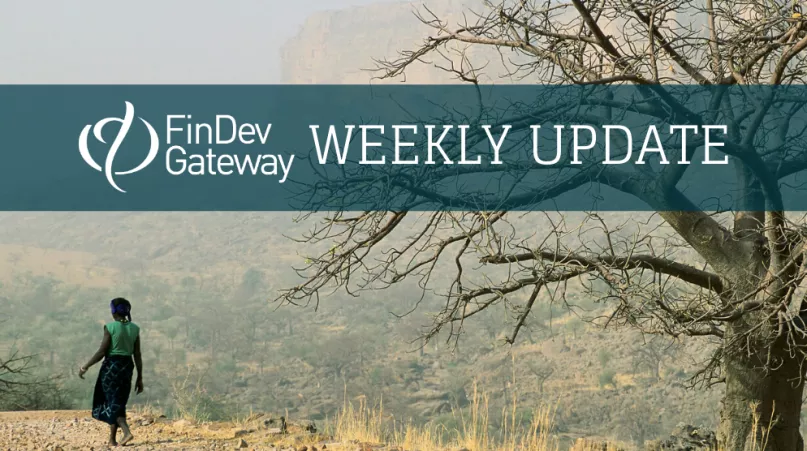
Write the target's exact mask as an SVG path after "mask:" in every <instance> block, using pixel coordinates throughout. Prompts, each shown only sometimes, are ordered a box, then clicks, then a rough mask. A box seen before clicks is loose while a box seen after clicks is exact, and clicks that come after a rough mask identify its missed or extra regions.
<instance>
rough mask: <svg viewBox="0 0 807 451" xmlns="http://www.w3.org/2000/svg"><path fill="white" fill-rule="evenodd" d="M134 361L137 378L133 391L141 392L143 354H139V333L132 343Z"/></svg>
mask: <svg viewBox="0 0 807 451" xmlns="http://www.w3.org/2000/svg"><path fill="white" fill-rule="evenodd" d="M134 361H135V367H136V368H137V380H136V381H135V393H137V394H138V395H139V394H140V393H143V356H142V354H140V335H138V336H137V339H136V340H135V345H134Z"/></svg>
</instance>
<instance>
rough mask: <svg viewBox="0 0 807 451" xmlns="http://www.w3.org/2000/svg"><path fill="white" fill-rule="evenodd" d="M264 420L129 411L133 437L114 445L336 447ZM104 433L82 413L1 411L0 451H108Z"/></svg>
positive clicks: (318, 450)
mask: <svg viewBox="0 0 807 451" xmlns="http://www.w3.org/2000/svg"><path fill="white" fill-rule="evenodd" d="M266 418H268V417H262V416H256V417H255V418H253V419H252V420H251V421H250V422H249V423H245V424H242V425H233V424H228V423H211V424H207V425H194V424H191V423H190V422H187V421H182V420H180V421H171V420H168V419H166V418H162V417H154V416H150V415H143V414H140V415H138V414H132V415H130V417H129V424H130V425H131V428H132V433H133V434H134V436H135V439H134V440H133V442H132V443H131V444H129V445H128V446H126V447H125V448H120V447H119V448H113V449H133V450H158V449H159V450H162V449H170V450H212V449H246V450H276V451H281V450H286V451H291V450H292V449H294V450H295V451H314V450H316V451H323V450H322V448H323V447H322V445H323V444H326V445H327V446H326V449H325V451H329V450H331V449H334V450H336V449H338V448H340V447H339V446H338V445H337V444H334V443H326V442H325V441H324V440H325V437H323V436H320V435H317V434H310V433H305V432H302V431H300V432H299V433H298V432H295V431H294V429H290V433H289V434H287V435H282V436H280V435H277V434H274V433H273V430H272V428H271V427H268V426H267V423H268V421H267V419H266ZM108 433H109V429H108V426H107V425H106V424H103V423H101V422H98V421H95V420H93V419H92V418H90V415H89V412H86V411H40V412H0V451H6V450H9V451H17V450H46V451H68V450H94V451H98V450H107V449H110V448H109V447H107V446H106V441H107V437H108ZM118 434H119V435H118V438H119V439H120V433H118ZM304 447H305V448H306V449H305V450H303V448H304Z"/></svg>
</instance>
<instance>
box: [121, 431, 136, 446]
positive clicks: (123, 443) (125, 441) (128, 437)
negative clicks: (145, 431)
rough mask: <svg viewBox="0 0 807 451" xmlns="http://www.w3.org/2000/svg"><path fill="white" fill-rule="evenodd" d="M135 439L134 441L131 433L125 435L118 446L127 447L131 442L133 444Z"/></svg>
mask: <svg viewBox="0 0 807 451" xmlns="http://www.w3.org/2000/svg"><path fill="white" fill-rule="evenodd" d="M133 439H134V435H132V433H131V432H130V433H128V434H125V435H124V436H123V438H122V439H120V442H118V446H126V444H128V443H129V442H131V441H132V440H133Z"/></svg>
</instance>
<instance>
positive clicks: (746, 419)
mask: <svg viewBox="0 0 807 451" xmlns="http://www.w3.org/2000/svg"><path fill="white" fill-rule="evenodd" d="M727 335H728V334H727ZM783 348H784V344H782V345H781V346H776V347H775V349H773V350H772V351H771V352H772V354H774V355H772V359H773V362H776V363H775V364H774V365H773V366H777V365H781V366H778V367H777V368H776V369H774V370H772V371H769V372H767V373H766V372H765V371H763V370H762V369H761V366H762V363H764V360H761V359H760V357H763V358H764V357H765V356H757V357H755V358H749V357H748V356H747V355H735V356H726V358H725V361H724V371H725V375H726V393H725V395H724V398H723V406H722V410H721V413H720V427H719V429H718V440H719V442H720V445H721V446H722V447H721V449H726V450H738V451H740V450H741V451H762V450H765V451H791V450H792V451H803V449H804V445H803V441H802V437H801V433H800V431H799V424H800V419H801V401H802V393H803V391H804V384H803V382H802V372H803V370H802V367H801V362H800V360H799V359H798V358H794V357H790V356H788V355H787V353H786V352H784V351H783ZM777 354H778V355H777Z"/></svg>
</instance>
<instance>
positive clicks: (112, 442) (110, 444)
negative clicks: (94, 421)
mask: <svg viewBox="0 0 807 451" xmlns="http://www.w3.org/2000/svg"><path fill="white" fill-rule="evenodd" d="M106 446H108V447H110V448H113V447H115V446H118V442H116V441H115V440H110V441H109V443H107V444H106Z"/></svg>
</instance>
